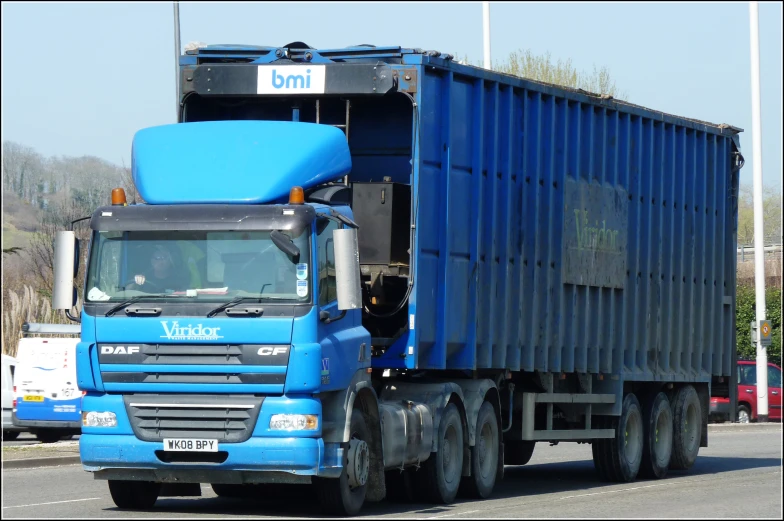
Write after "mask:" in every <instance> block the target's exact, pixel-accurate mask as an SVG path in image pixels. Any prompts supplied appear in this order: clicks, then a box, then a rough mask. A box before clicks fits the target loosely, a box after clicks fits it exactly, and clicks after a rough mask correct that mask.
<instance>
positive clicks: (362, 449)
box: [346, 438, 370, 488]
mask: <svg viewBox="0 0 784 521" xmlns="http://www.w3.org/2000/svg"><path fill="white" fill-rule="evenodd" d="M347 456H348V462H347V463H346V473H347V474H348V485H349V487H351V488H357V487H361V486H363V485H364V484H365V483H367V478H368V473H369V472H370V450H369V449H368V445H367V443H365V442H364V441H362V440H358V439H356V438H354V439H352V440H351V441H350V442H349V444H348V454H347Z"/></svg>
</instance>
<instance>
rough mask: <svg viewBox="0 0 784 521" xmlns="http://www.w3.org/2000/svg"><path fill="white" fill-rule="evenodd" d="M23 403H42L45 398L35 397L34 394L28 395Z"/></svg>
mask: <svg viewBox="0 0 784 521" xmlns="http://www.w3.org/2000/svg"><path fill="white" fill-rule="evenodd" d="M22 401H23V402H42V401H44V397H43V396H38V395H34V394H26V395H25V396H24V399H23V400H22Z"/></svg>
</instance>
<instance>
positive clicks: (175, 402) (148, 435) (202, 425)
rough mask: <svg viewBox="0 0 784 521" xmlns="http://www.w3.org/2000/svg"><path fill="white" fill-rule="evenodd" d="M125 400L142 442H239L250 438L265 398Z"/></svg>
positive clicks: (128, 397) (133, 396)
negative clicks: (168, 439) (177, 439)
mask: <svg viewBox="0 0 784 521" xmlns="http://www.w3.org/2000/svg"><path fill="white" fill-rule="evenodd" d="M123 400H124V402H125V409H126V411H127V412H128V418H129V419H130V421H131V427H132V428H133V432H134V434H135V435H136V437H137V438H139V439H140V440H143V441H163V439H164V438H189V439H199V438H204V439H210V440H218V442H223V443H239V442H243V441H245V440H247V439H248V438H250V435H251V433H252V432H253V428H254V427H255V425H256V420H257V419H258V417H259V411H261V404H262V402H263V401H264V397H262V396H248V395H232V394H227V395H190V394H189V395H176V394H129V395H126V396H124V397H123Z"/></svg>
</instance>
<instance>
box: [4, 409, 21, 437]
mask: <svg viewBox="0 0 784 521" xmlns="http://www.w3.org/2000/svg"><path fill="white" fill-rule="evenodd" d="M26 430H27V429H26V428H25V427H22V426H20V425H14V420H13V415H12V412H11V409H3V431H4V432H21V431H26Z"/></svg>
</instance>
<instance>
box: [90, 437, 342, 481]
mask: <svg viewBox="0 0 784 521" xmlns="http://www.w3.org/2000/svg"><path fill="white" fill-rule="evenodd" d="M218 451H219V452H218V453H217V455H216V457H217V458H218V459H219V460H221V461H220V462H212V463H209V462H205V461H203V460H201V458H204V457H205V456H204V455H205V454H215V453H200V452H196V453H183V452H164V450H163V443H162V442H146V441H141V440H139V439H138V438H136V437H135V436H133V435H121V436H116V435H97V434H83V435H82V436H81V438H80V439H79V455H80V457H81V460H82V465H83V466H84V469H85V470H86V471H89V472H96V473H97V474H96V477H98V478H105V479H129V480H134V479H135V480H155V481H180V482H200V483H205V482H210V483H216V482H218V483H220V482H233V483H260V482H267V481H266V480H265V479H264V478H262V477H258V476H254V475H253V474H254V473H259V472H262V473H267V472H271V473H276V474H279V473H282V474H289V475H291V476H303V477H304V476H323V477H337V476H340V472H341V470H342V466H341V463H340V462H342V459H343V458H342V452H343V449H342V448H340V447H339V445H338V444H331V443H330V444H327V445H326V447H325V444H324V441H323V440H322V439H321V438H257V437H253V438H250V439H248V440H247V441H245V442H242V443H223V444H219V445H218ZM171 455H176V457H177V458H182V459H181V460H179V461H173V462H167V461H165V459H166V458H167V457H169V456H171ZM190 458H192V459H191V460H190V461H189V459H190ZM229 472H231V473H232V476H230V477H229V476H226V475H225V474H227V473H229ZM221 475H223V476H221ZM272 481H278V482H280V481H286V480H281V479H274V480H272ZM288 481H289V482H294V481H296V480H288Z"/></svg>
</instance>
